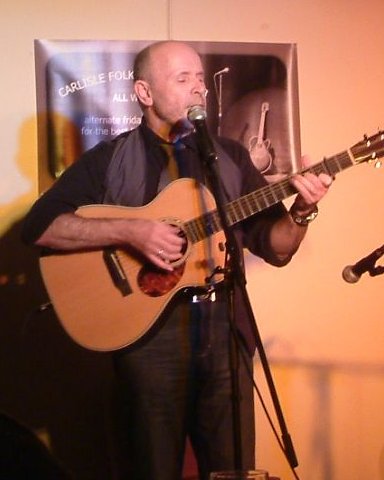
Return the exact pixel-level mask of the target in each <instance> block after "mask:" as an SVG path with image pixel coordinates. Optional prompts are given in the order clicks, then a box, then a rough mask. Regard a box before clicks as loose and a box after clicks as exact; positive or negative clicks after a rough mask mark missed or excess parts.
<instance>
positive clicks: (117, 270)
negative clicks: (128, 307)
mask: <svg viewBox="0 0 384 480" xmlns="http://www.w3.org/2000/svg"><path fill="white" fill-rule="evenodd" d="M103 260H104V262H105V265H106V267H107V269H108V272H109V274H110V276H111V278H112V281H113V284H114V285H115V287H116V288H117V289H118V290H119V291H120V293H121V294H122V296H123V297H126V296H128V295H129V294H130V293H132V289H131V286H130V285H129V282H128V279H127V277H126V276H125V273H124V270H123V267H122V266H121V263H120V260H119V257H118V256H117V253H116V250H115V249H114V248H104V250H103Z"/></svg>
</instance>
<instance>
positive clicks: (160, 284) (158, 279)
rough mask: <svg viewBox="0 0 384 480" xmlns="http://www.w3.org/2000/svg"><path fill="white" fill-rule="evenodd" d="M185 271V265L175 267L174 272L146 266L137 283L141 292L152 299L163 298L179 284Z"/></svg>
mask: <svg viewBox="0 0 384 480" xmlns="http://www.w3.org/2000/svg"><path fill="white" fill-rule="evenodd" d="M184 269H185V263H183V264H182V265H179V266H178V267H175V268H174V270H173V272H167V271H166V270H160V269H159V268H156V267H155V266H153V265H150V264H146V265H144V266H143V268H142V269H141V270H140V272H139V275H138V279H137V283H138V285H139V288H140V290H141V291H142V292H143V293H145V294H146V295H149V296H150V297H161V296H162V295H165V294H166V293H168V292H169V291H171V290H172V289H173V288H175V286H176V285H177V284H178V282H179V280H180V278H181V277H182V275H183V273H184Z"/></svg>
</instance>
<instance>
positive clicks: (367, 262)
mask: <svg viewBox="0 0 384 480" xmlns="http://www.w3.org/2000/svg"><path fill="white" fill-rule="evenodd" d="M383 254H384V245H383V246H381V247H380V248H377V249H376V250H374V251H373V252H372V253H370V254H369V255H367V256H366V257H364V258H362V259H361V260H359V261H358V262H356V263H355V264H354V265H347V266H346V267H345V268H344V269H343V272H342V276H343V279H344V280H345V281H346V282H348V283H356V282H358V281H359V280H360V277H361V275H363V273H365V272H369V273H370V274H371V275H373V274H374V267H375V263H376V260H377V259H378V258H380V257H381V256H382V255H383Z"/></svg>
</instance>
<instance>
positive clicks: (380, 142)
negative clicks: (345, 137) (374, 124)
mask: <svg viewBox="0 0 384 480" xmlns="http://www.w3.org/2000/svg"><path fill="white" fill-rule="evenodd" d="M350 153H351V154H352V157H353V161H354V163H362V162H374V163H375V167H376V168H380V167H381V161H380V160H379V158H381V157H382V156H384V132H382V131H381V132H378V133H376V134H375V135H372V136H370V137H368V136H366V135H365V136H364V140H362V141H361V142H359V143H356V145H354V146H353V147H351V149H350Z"/></svg>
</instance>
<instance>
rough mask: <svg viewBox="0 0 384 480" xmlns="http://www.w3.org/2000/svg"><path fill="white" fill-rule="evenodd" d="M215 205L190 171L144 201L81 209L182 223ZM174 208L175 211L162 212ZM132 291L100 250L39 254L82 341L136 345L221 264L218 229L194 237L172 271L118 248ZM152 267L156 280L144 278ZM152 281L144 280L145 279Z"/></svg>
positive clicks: (92, 345) (106, 346) (65, 319)
mask: <svg viewBox="0 0 384 480" xmlns="http://www.w3.org/2000/svg"><path fill="white" fill-rule="evenodd" d="M213 209H215V202H214V199H213V197H212V195H211V193H210V192H209V191H208V190H207V188H206V187H204V186H203V185H201V184H199V183H198V182H195V181H194V180H192V179H186V178H185V179H180V180H176V181H175V182H173V183H171V184H170V185H168V186H167V187H166V188H165V189H164V190H163V191H162V192H161V193H160V194H159V195H158V196H157V197H156V198H155V199H154V200H153V201H152V202H151V203H149V204H147V205H146V206H143V207H138V208H132V207H121V206H110V205H90V206H85V207H81V208H79V209H78V210H77V212H76V213H77V214H79V215H81V216H83V217H90V218H141V219H151V220H164V221H166V222H169V223H172V224H177V225H180V226H181V228H183V224H184V222H185V221H188V220H189V219H192V218H194V217H196V216H198V215H201V214H202V213H204V212H207V211H210V210H213ZM164 212H172V217H164ZM116 255H117V257H118V260H119V264H120V266H121V268H122V269H123V271H124V275H125V277H126V279H127V282H128V285H129V290H130V292H129V293H128V294H126V295H123V294H122V292H121V291H120V290H119V289H118V288H117V287H116V286H115V284H114V282H113V280H112V278H111V274H110V272H109V270H108V268H107V266H106V262H105V260H104V258H103V250H89V251H78V252H65V253H55V254H53V255H48V256H45V257H42V258H41V259H40V267H41V272H42V276H43V280H44V283H45V285H46V287H47V291H48V294H49V296H50V299H51V302H52V304H53V306H54V309H55V311H56V313H57V315H58V318H59V320H60V322H61V323H62V325H63V327H64V329H65V330H66V332H67V333H68V334H69V336H70V337H71V338H72V339H73V340H74V341H76V342H77V343H78V344H80V345H82V346H84V347H86V348H88V349H91V350H100V351H110V350H116V349H120V348H123V347H126V346H129V345H132V344H133V343H134V342H136V341H137V340H138V339H140V338H141V337H142V336H143V335H145V334H146V333H147V332H148V331H149V330H150V328H151V327H152V326H153V325H154V323H155V322H156V320H157V319H158V318H159V316H160V314H161V313H162V311H163V310H164V308H165V307H166V306H167V305H168V304H169V302H170V300H171V299H172V297H173V296H174V294H175V293H176V292H178V291H180V290H182V289H183V288H185V287H190V286H196V287H198V286H204V285H205V284H206V283H205V279H206V277H208V276H210V275H211V274H212V272H213V270H214V268H215V267H216V266H223V262H224V235H223V233H222V232H221V231H219V232H217V233H216V234H213V235H211V236H207V237H206V238H205V239H204V240H203V241H199V242H195V243H192V242H191V241H189V239H188V248H187V250H186V252H185V255H184V258H183V260H184V261H183V262H182V263H181V264H180V265H179V266H177V267H175V273H168V272H164V271H161V270H157V269H156V268H155V267H153V268H151V266H150V265H148V264H146V263H145V262H143V261H141V259H139V258H138V257H136V256H135V255H133V254H131V253H129V252H128V251H125V250H120V249H119V250H116ZM145 269H147V279H149V280H148V281H149V283H151V285H150V288H148V285H141V284H140V282H141V281H142V279H141V276H142V274H143V271H144V270H145ZM148 281H147V283H148Z"/></svg>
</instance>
